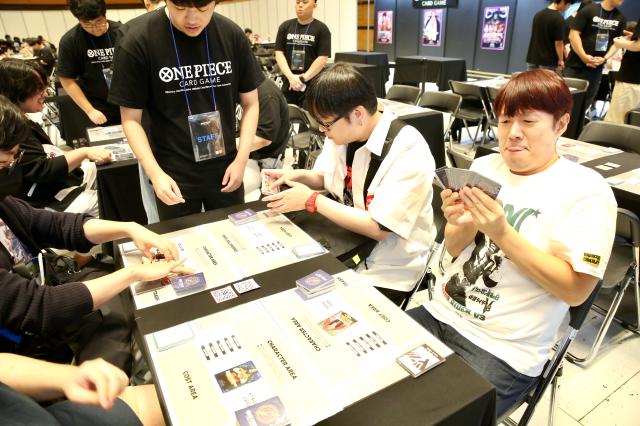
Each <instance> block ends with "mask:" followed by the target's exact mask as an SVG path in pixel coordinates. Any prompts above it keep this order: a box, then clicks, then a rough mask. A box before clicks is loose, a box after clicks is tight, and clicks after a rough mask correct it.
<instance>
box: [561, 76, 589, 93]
mask: <svg viewBox="0 0 640 426" xmlns="http://www.w3.org/2000/svg"><path fill="white" fill-rule="evenodd" d="M564 82H565V83H566V84H567V86H569V87H573V88H574V89H576V90H587V89H588V88H589V82H588V81H587V80H583V79H581V78H570V77H564Z"/></svg>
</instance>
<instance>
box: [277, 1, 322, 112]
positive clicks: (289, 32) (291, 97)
mask: <svg viewBox="0 0 640 426" xmlns="http://www.w3.org/2000/svg"><path fill="white" fill-rule="evenodd" d="M317 3H318V0H296V16H297V18H295V19H289V20H287V21H284V22H283V23H282V24H281V25H280V28H278V35H277V36H276V62H277V63H278V67H280V71H282V73H283V74H284V76H285V78H284V82H283V85H282V92H283V93H284V95H285V97H286V98H287V102H288V103H290V104H296V105H300V106H302V101H303V99H304V90H305V89H306V87H307V82H309V81H311V79H313V78H314V77H315V76H316V75H318V73H320V71H322V69H323V68H324V66H325V65H326V63H327V59H329V57H330V56H331V32H330V31H329V28H328V27H327V26H326V25H325V24H324V23H322V22H320V21H318V20H317V19H314V18H313V11H314V10H315V8H316V7H317V6H318V4H317Z"/></svg>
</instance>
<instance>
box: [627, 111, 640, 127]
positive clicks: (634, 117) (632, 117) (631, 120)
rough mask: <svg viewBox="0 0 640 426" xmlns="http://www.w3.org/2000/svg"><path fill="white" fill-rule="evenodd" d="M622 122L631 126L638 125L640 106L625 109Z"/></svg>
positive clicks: (639, 123) (639, 124)
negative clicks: (628, 109)
mask: <svg viewBox="0 0 640 426" xmlns="http://www.w3.org/2000/svg"><path fill="white" fill-rule="evenodd" d="M624 122H625V124H630V125H632V126H640V108H636V109H632V110H631V111H627V113H626V114H625V115H624Z"/></svg>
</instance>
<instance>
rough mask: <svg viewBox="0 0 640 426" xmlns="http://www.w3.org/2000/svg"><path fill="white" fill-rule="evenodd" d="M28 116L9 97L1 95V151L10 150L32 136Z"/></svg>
mask: <svg viewBox="0 0 640 426" xmlns="http://www.w3.org/2000/svg"><path fill="white" fill-rule="evenodd" d="M27 120H28V119H27V116H26V115H24V114H23V113H22V111H20V109H19V108H18V107H17V106H16V105H14V104H13V103H12V102H11V101H10V100H9V99H7V98H5V97H4V96H2V95H0V151H9V150H10V149H11V148H13V147H14V146H16V145H19V144H22V143H24V142H25V141H26V140H27V139H29V137H30V136H31V130H30V128H29V124H28V123H27Z"/></svg>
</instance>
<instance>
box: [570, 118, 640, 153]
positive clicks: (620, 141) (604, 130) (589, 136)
mask: <svg viewBox="0 0 640 426" xmlns="http://www.w3.org/2000/svg"><path fill="white" fill-rule="evenodd" d="M578 140H580V141H583V142H589V143H592V144H595V145H601V146H610V147H614V148H619V149H621V150H623V151H627V152H635V153H636V154H640V127H637V126H630V125H628V124H619V123H610V122H607V121H592V122H591V123H589V124H587V126H586V127H585V128H584V129H582V132H581V133H580V136H578Z"/></svg>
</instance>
